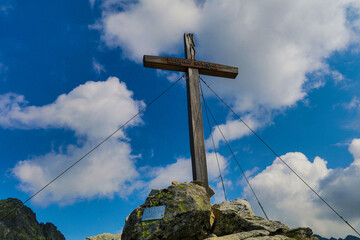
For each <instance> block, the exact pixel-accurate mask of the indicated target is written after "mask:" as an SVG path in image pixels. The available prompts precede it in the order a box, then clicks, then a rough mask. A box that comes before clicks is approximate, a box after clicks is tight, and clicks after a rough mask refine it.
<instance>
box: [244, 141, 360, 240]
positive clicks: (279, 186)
mask: <svg viewBox="0 0 360 240" xmlns="http://www.w3.org/2000/svg"><path fill="white" fill-rule="evenodd" d="M349 151H350V153H351V154H352V155H353V157H354V162H353V163H352V164H351V165H350V166H348V167H347V168H337V169H330V168H328V167H327V165H326V164H327V162H326V161H325V160H324V159H322V158H320V157H315V159H314V160H313V161H312V162H311V161H309V160H308V158H307V157H306V156H305V155H304V154H303V153H299V152H292V153H287V154H285V155H283V156H281V158H282V159H283V160H284V161H285V162H287V163H288V164H289V165H290V166H291V167H292V168H293V169H294V170H295V171H296V172H297V173H298V174H299V175H300V176H301V177H302V178H303V179H305V180H306V181H307V182H308V184H309V185H310V186H312V187H313V188H314V189H316V190H317V191H318V192H319V194H320V195H321V196H322V197H323V198H324V199H325V200H327V201H328V202H329V203H330V204H331V205H332V206H333V207H334V208H335V209H336V210H337V211H338V212H339V213H340V215H342V216H343V217H345V218H346V219H348V220H349V221H350V222H351V223H352V224H353V225H354V226H355V228H357V229H359V228H360V211H359V209H360V208H359V207H360V205H359V202H360V193H359V192H358V191H356V189H357V188H358V186H359V184H360V180H359V179H360V178H359V176H360V164H359V162H360V139H354V140H353V141H352V142H351V144H350V146H349ZM249 179H250V182H251V184H252V186H253V188H254V189H255V191H256V192H257V195H258V197H259V199H260V201H261V200H262V204H263V206H264V208H265V210H266V211H267V214H268V215H269V217H270V218H272V219H279V220H281V221H283V222H286V223H287V224H288V225H289V226H292V227H296V226H310V227H311V228H312V229H313V230H314V231H315V232H316V233H317V234H320V235H322V236H327V237H330V236H332V237H345V236H346V235H348V234H353V232H352V230H351V229H350V228H349V227H348V226H347V225H346V224H345V223H344V222H342V221H340V220H339V219H338V217H337V216H336V215H335V214H334V213H333V212H332V211H331V210H330V209H329V208H328V207H327V206H326V205H324V204H323V202H321V201H320V200H319V199H318V198H317V197H316V196H315V195H314V193H313V192H311V190H309V189H308V188H307V187H306V186H305V185H304V184H303V183H302V182H301V181H300V180H299V179H298V178H297V177H296V176H295V175H294V174H293V173H292V172H291V171H290V170H289V169H288V168H287V167H286V166H285V165H284V164H283V163H282V162H281V161H280V160H279V159H275V160H274V162H273V163H272V165H270V166H268V167H267V168H266V169H265V170H263V171H262V172H260V173H258V174H256V175H255V176H253V177H250V178H249ZM244 186H245V185H244ZM244 195H245V197H247V198H248V199H250V200H251V202H253V206H254V208H255V209H256V211H257V212H258V213H259V214H260V211H259V210H260V209H259V207H257V205H256V202H255V201H254V198H253V196H252V194H251V192H250V189H249V188H248V187H247V186H245V190H244Z"/></svg>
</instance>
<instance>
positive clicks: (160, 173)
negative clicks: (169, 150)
mask: <svg viewBox="0 0 360 240" xmlns="http://www.w3.org/2000/svg"><path fill="white" fill-rule="evenodd" d="M206 156H207V157H206V160H207V169H208V179H209V183H210V185H211V186H213V188H214V189H215V190H216V191H215V192H216V194H215V198H217V199H219V200H218V201H220V200H223V199H224V198H223V193H222V189H221V190H220V188H219V185H218V183H219V182H220V178H219V168H218V165H217V160H216V155H215V153H213V152H211V153H210V152H209V153H207V155H206ZM218 161H219V166H220V170H221V172H222V174H226V173H227V171H228V169H227V166H228V161H227V159H226V158H224V157H223V156H222V155H220V154H218ZM147 170H148V169H147ZM148 172H149V177H150V178H151V180H150V181H149V183H148V189H152V188H161V187H167V186H169V185H171V182H172V181H174V180H175V181H178V182H191V181H192V169H191V161H190V159H185V158H178V159H177V160H176V162H175V163H171V164H168V165H166V166H165V167H158V168H152V169H151V171H148ZM227 185H231V181H229V180H227Z"/></svg>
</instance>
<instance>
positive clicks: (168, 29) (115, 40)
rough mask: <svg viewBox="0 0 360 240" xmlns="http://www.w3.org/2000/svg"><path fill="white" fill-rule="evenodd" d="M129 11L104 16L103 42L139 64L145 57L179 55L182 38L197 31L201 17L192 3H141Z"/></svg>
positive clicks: (178, 0)
mask: <svg viewBox="0 0 360 240" xmlns="http://www.w3.org/2000/svg"><path fill="white" fill-rule="evenodd" d="M126 10H127V11H124V12H119V13H115V14H111V13H110V14H105V15H104V18H103V19H102V22H103V40H104V41H105V42H106V43H107V44H108V45H109V46H112V47H121V48H122V49H123V50H124V51H125V53H126V57H128V58H130V59H132V60H135V61H137V62H140V61H141V60H142V57H143V55H144V54H145V53H146V54H149V55H151V54H158V53H176V49H174V44H180V43H181V42H182V39H181V38H179V36H182V34H183V33H184V32H186V31H189V30H190V31H192V30H194V28H193V26H196V23H197V22H198V19H199V17H200V15H199V14H200V13H199V10H198V8H197V7H196V5H195V3H194V1H192V0H173V1H164V0H153V1H139V3H137V4H134V3H131V4H129V6H127V8H126Z"/></svg>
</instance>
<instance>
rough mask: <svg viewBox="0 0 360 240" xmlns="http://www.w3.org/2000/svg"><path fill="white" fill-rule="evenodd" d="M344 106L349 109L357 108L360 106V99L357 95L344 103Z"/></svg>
mask: <svg viewBox="0 0 360 240" xmlns="http://www.w3.org/2000/svg"><path fill="white" fill-rule="evenodd" d="M343 106H344V107H345V108H346V109H348V110H352V109H357V108H359V106H360V99H359V98H358V97H356V96H355V97H353V98H352V99H351V101H350V102H349V103H344V104H343Z"/></svg>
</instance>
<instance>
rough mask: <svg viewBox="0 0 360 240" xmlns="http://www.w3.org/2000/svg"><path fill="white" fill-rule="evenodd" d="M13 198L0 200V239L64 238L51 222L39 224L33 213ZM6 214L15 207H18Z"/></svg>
mask: <svg viewBox="0 0 360 240" xmlns="http://www.w3.org/2000/svg"><path fill="white" fill-rule="evenodd" d="M22 205H23V204H22V202H21V201H20V200H18V199H15V198H8V199H6V200H0V218H3V217H5V216H6V217H5V218H4V219H3V220H2V221H0V239H4V240H65V237H64V235H62V234H61V232H59V231H58V230H57V228H56V227H55V226H54V225H53V224H52V223H46V224H43V223H41V224H39V223H38V221H37V220H36V215H35V213H34V212H33V211H32V210H31V209H30V208H28V207H26V206H22ZM20 206H22V207H21V208H18V209H16V210H15V211H13V212H12V213H11V214H9V215H8V213H9V212H11V211H12V210H13V209H15V208H16V207H20Z"/></svg>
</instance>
